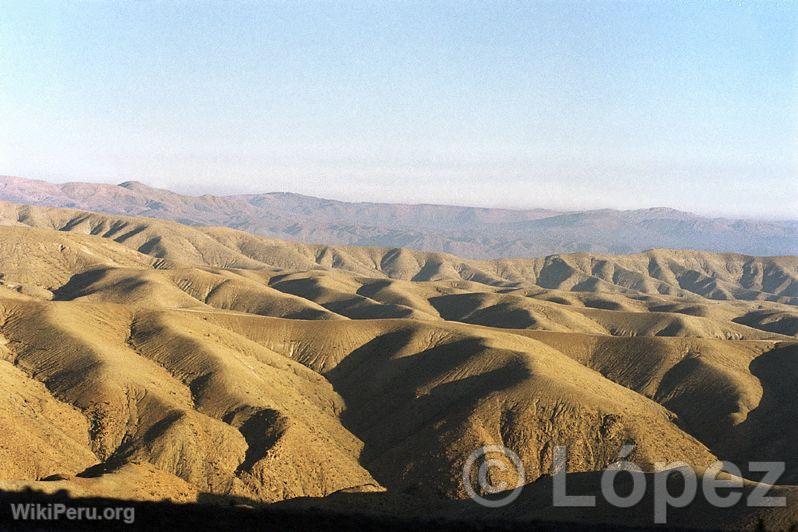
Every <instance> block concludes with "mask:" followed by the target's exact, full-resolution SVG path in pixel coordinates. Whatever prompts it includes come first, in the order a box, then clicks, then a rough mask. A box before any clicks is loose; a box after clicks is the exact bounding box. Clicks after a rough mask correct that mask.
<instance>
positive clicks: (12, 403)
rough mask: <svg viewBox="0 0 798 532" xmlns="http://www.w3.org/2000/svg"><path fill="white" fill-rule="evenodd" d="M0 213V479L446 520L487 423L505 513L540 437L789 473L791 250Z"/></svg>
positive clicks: (18, 210)
mask: <svg viewBox="0 0 798 532" xmlns="http://www.w3.org/2000/svg"><path fill="white" fill-rule="evenodd" d="M0 224H1V225H0V383H3V388H4V389H5V390H7V391H9V392H10V393H6V394H5V395H0V421H2V426H4V427H10V428H9V429H7V430H4V431H2V432H0V489H2V490H6V491H10V492H12V493H14V492H20V491H21V490H24V489H27V488H33V489H36V490H43V491H46V492H48V493H54V492H57V491H59V490H66V491H67V492H68V493H70V494H71V496H73V497H107V498H116V499H134V500H140V501H158V500H162V499H168V500H171V501H173V502H180V503H182V502H197V501H200V502H207V501H208V500H209V498H210V499H211V500H212V501H213V502H217V503H221V504H228V503H229V502H230V501H239V502H240V501H249V504H256V505H258V504H265V503H280V502H281V501H287V502H284V503H282V504H285V505H288V507H291V505H293V504H296V505H302V504H306V503H308V501H313V502H312V504H316V505H321V506H322V507H324V508H326V509H328V510H336V511H342V512H344V513H351V512H353V511H363V509H364V508H365V506H366V505H371V504H375V505H377V507H381V508H383V510H384V512H383V513H387V514H388V515H397V514H401V515H405V516H406V515H408V514H409V515H418V516H421V515H427V514H429V512H431V511H433V510H434V511H435V512H438V513H436V514H434V515H436V516H441V517H442V518H443V517H446V518H450V519H462V518H470V517H471V516H473V515H474V514H473V512H474V511H476V510H474V508H472V507H471V506H469V504H470V503H467V502H465V501H467V500H468V496H467V494H466V491H465V487H464V486H463V484H462V467H463V464H464V462H465V461H466V459H467V457H468V456H469V454H470V453H471V452H472V451H474V450H475V449H477V448H479V447H482V446H485V445H494V444H500V445H504V446H506V447H508V448H511V449H513V450H514V451H515V452H516V453H517V454H518V456H519V457H520V459H521V461H522V463H523V465H524V468H525V470H526V476H525V478H524V479H523V480H524V481H525V482H526V483H528V484H530V487H529V489H528V495H525V498H523V499H520V500H519V503H518V506H511V507H510V508H508V509H507V510H506V511H505V512H503V513H501V514H496V515H497V516H499V517H500V518H501V519H506V520H511V521H512V520H519V519H520V520H525V519H533V520H536V521H540V520H545V519H547V517H546V515H544V514H545V511H544V509H545V505H542V504H543V503H542V502H541V501H542V500H543V498H545V496H548V495H550V494H549V493H547V492H546V489H547V488H546V486H547V484H546V482H547V478H548V475H549V473H550V472H551V467H552V449H553V447H554V446H555V445H567V446H568V447H569V464H568V465H569V471H570V472H571V473H572V474H574V475H575V476H574V477H573V478H575V479H583V480H584V482H585V484H584V486H585V489H595V482H594V480H595V478H594V477H593V476H591V475H596V474H597V473H596V472H598V471H600V470H602V469H604V468H606V467H607V466H608V465H609V464H611V463H612V462H614V461H615V460H616V459H617V457H618V452H619V450H620V449H621V447H622V446H623V445H625V444H633V445H634V446H635V448H634V453H633V455H632V458H633V459H634V460H635V462H636V463H638V464H640V465H641V466H642V467H644V468H645V469H646V470H648V471H651V469H652V467H653V464H654V463H655V462H658V461H667V462H671V461H677V460H681V461H685V462H688V463H689V464H692V465H694V466H695V467H697V468H699V469H701V468H704V467H706V466H707V465H709V464H710V463H712V462H713V461H715V460H716V459H718V458H721V459H729V460H734V461H735V462H740V463H741V464H742V463H744V462H747V461H754V460H785V461H786V467H787V471H786V473H785V475H784V477H783V478H782V483H785V484H791V483H795V482H797V481H798V461H796V457H795V456H794V452H793V451H792V449H793V447H794V445H793V442H794V441H795V437H796V434H794V432H795V431H794V430H792V429H791V428H790V426H791V421H792V420H793V419H794V418H795V412H794V410H795V408H794V406H793V404H794V403H795V401H793V400H792V399H793V396H794V390H795V384H796V383H795V382H794V381H795V373H796V371H795V370H796V367H795V356H796V348H797V347H796V346H798V339H796V336H795V335H796V330H795V327H794V322H795V321H796V319H798V311H797V310H796V303H798V258H796V257H754V256H748V255H740V254H713V253H708V252H698V251H678V250H663V249H657V250H651V251H647V252H645V253H638V254H632V255H617V256H612V255H594V254H586V253H579V254H561V255H552V256H548V257H545V258H542V259H528V260H522V259H514V260H507V259H504V260H493V261H487V260H469V259H461V258H458V257H456V256H454V255H448V254H444V253H427V252H420V251H410V250H406V249H397V248H358V247H340V248H338V247H329V246H314V245H306V244H299V243H292V242H284V241H279V240H273V239H269V238H265V237H261V236H256V235H252V234H249V233H245V232H243V231H237V230H234V229H229V228H203V227H194V226H186V225H181V224H178V223H176V222H168V221H159V220H153V219H148V218H136V217H126V216H116V215H106V214H97V213H91V212H85V211H76V210H70V209H56V208H48V207H31V206H23V205H16V204H11V203H0ZM746 473H747V472H746ZM580 474H581V475H582V476H580ZM751 478H753V477H751ZM506 480H507V482H508V483H509V484H513V483H515V482H516V480H518V479H517V478H515V477H514V476H513V473H512V471H510V472H508V473H507V477H506ZM779 489H784V490H787V491H789V490H791V488H786V487H785V488H779ZM790 493H792V492H791V491H790ZM791 496H792V495H791ZM365 501H369V502H365ZM397 501H398V502H397ZM380 505H382V506H380ZM793 509H794V507H793V506H792V505H791V506H790V508H789V509H786V510H778V512H780V513H774V514H768V513H756V514H752V513H750V512H738V511H736V510H735V511H730V512H729V513H725V514H722V515H723V519H724V520H725V521H724V522H725V523H729V524H735V523H738V524H750V523H752V522H754V520H756V519H759V518H762V519H766V520H768V519H769V520H771V521H768V522H773V523H780V524H783V523H787V522H790V519H792V513H791V512H792V511H793ZM685 512H686V513H684V514H681V515H682V517H681V518H680V519H681V521H680V524H681V525H682V526H700V527H704V526H708V524H707V523H708V521H707V520H706V519H704V518H703V517H700V516H699V514H698V513H695V514H694V513H691V512H688V511H685ZM601 515H602V516H603V517H602V518H601V519H598V518H597V517H596V516H595V515H594V516H593V517H591V516H590V515H586V516H584V519H585V520H588V521H591V520H592V521H595V522H610V523H618V522H624V523H625V522H626V517H624V514H615V513H612V512H610V513H609V514H606V515H605V514H601ZM719 515H720V514H719ZM551 516H552V517H551V519H554V520H557V521H568V520H570V519H572V517H573V516H571V515H568V514H565V513H556V512H555V513H553V514H551ZM608 516H609V517H608ZM580 519H582V517H580ZM641 519H642V518H641ZM631 524H634V525H640V526H643V525H645V524H646V522H644V520H643V521H635V522H634V523H631Z"/></svg>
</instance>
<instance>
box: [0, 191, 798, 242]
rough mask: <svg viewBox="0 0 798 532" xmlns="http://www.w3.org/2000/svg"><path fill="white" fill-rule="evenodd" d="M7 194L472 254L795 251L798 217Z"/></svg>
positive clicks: (269, 232)
mask: <svg viewBox="0 0 798 532" xmlns="http://www.w3.org/2000/svg"><path fill="white" fill-rule="evenodd" d="M0 199H2V200H7V201H12V202H18V203H26V204H32V205H46V206H52V207H66V208H79V209H84V210H89V211H100V212H106V213H109V214H125V215H130V216H147V217H153V218H161V219H170V220H174V221H177V222H180V223H183V224H188V225H206V226H226V227H232V228H234V229H240V230H244V231H247V232H251V233H255V234H259V235H262V236H268V237H274V238H280V239H286V240H294V241H298V242H303V243H314V244H325V245H355V246H379V247H402V248H410V249H417V250H421V251H440V252H447V253H452V254H455V255H458V256H463V257H467V258H513V257H539V256H546V255H551V254H555V253H560V252H566V253H567V252H593V253H610V254H625V253H633V252H638V251H643V250H645V249H649V248H686V249H699V250H706V251H717V252H724V251H737V252H742V253H746V254H751V255H795V254H798V221H764V220H746V219H730V218H708V217H703V216H699V215H697V214H693V213H689V212H685V211H679V210H676V209H671V208H667V207H652V208H646V209H634V210H614V209H597V210H589V211H569V212H564V211H557V210H548V209H528V210H514V209H498V208H496V209H494V208H482V207H461V206H449V205H434V204H392V203H369V202H358V203H350V202H344V201H338V200H330V199H324V198H316V197H313V196H306V195H302V194H296V193H292V192H271V193H264V194H238V195H229V196H214V195H210V194H204V195H201V196H188V195H183V194H179V193H176V192H172V191H169V190H165V189H158V188H154V187H150V186H149V185H146V184H144V183H141V182H139V181H126V182H123V183H121V184H119V185H110V184H96V183H80V182H70V183H63V184H54V183H49V182H46V181H37V180H29V179H25V178H19V177H10V176H0Z"/></svg>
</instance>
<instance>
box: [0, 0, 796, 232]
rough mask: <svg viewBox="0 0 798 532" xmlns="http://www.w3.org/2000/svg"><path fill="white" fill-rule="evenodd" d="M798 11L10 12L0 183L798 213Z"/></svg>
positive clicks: (250, 8) (4, 12)
mask: <svg viewBox="0 0 798 532" xmlns="http://www.w3.org/2000/svg"><path fill="white" fill-rule="evenodd" d="M797 62H798V3H795V2H782V3H777V2H766V3H765V2H747V1H745V2H708V1H707V2H702V1H695V2H664V1H663V2H622V3H602V2H575V3H567V2H560V1H556V2H555V1H551V2H506V3H503V2H497V1H495V0H486V1H485V2H482V3H466V2H462V1H457V2H450V3H447V2H410V1H403V2H399V1H396V2H384V3H383V2H373V3H370V2H364V1H360V0H357V1H355V0H352V1H349V2H342V3H335V2H272V3H270V2H251V3H250V2H247V3H232V2H221V1H219V2H188V1H187V2H141V3H139V2H135V3H134V2H129V3H128V2H75V3H70V2H66V1H57V2H52V3H37V2H32V1H30V0H24V1H18V2H8V1H5V0H0V174H11V175H20V176H25V177H37V178H45V179H49V180H53V181H65V180H79V181H104V182H120V181H123V180H128V179H137V180H140V181H143V182H146V183H149V184H153V185H156V186H163V187H167V188H171V189H174V190H178V191H181V192H188V193H197V194H201V193H206V192H207V193H224V192H230V193H233V192H254V191H259V192H266V191H276V190H281V191H294V192H301V193H306V194H313V195H317V196H324V197H331V198H338V199H345V200H368V201H390V202H399V201H401V202H427V203H454V204H469V205H487V206H504V207H556V208H571V209H574V208H592V207H618V208H633V207H649V206H670V207H676V208H681V209H685V210H692V211H695V212H701V213H710V214H735V215H750V216H767V217H790V218H796V217H798V216H797V215H796V212H798V155H797V154H796V151H797V150H798V148H797V147H796V146H798V74H797V70H798V67H797V64H796V63H797Z"/></svg>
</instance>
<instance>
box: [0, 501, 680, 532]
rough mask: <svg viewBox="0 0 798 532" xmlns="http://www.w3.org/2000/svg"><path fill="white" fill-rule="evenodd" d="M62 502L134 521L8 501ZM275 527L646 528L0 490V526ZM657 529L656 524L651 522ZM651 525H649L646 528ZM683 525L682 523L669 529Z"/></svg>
mask: <svg viewBox="0 0 798 532" xmlns="http://www.w3.org/2000/svg"><path fill="white" fill-rule="evenodd" d="M15 504H37V505H56V504H64V505H66V506H67V507H71V508H78V507H91V508H97V509H98V513H99V514H102V512H103V510H104V509H106V508H111V509H113V508H133V509H135V521H134V522H133V523H132V524H128V523H125V522H123V521H122V520H118V521H104V520H97V521H88V520H80V521H78V520H75V521H69V520H67V519H64V518H62V519H60V520H58V521H47V520H27V521H25V520H15V519H14V517H13V515H12V511H11V508H12V505H15ZM256 529H257V530H279V531H292V530H296V531H317V530H319V531H326V530H329V531H345V530H358V531H363V530H381V531H393V530H396V531H407V530H436V531H448V530H451V531H455V530H456V531H465V532H469V531H483V530H500V531H501V530H508V531H509V530H525V531H526V530H531V531H542V530H563V531H574V532H582V531H584V532H587V531H602V530H627V531H636V530H649V528H645V527H643V528H641V527H634V528H632V527H628V528H627V527H619V526H601V525H599V526H597V525H588V524H576V523H562V522H557V523H555V522H547V521H505V520H484V521H479V520H459V519H446V518H428V519H427V518H422V517H400V516H391V515H384V514H383V515H379V514H360V513H354V512H338V511H331V510H326V509H323V508H315V507H308V508H304V509H292V508H284V507H280V506H279V505H258V506H252V505H247V504H236V505H227V506H225V505H219V504H213V503H197V504H175V503H171V502H141V501H123V500H117V499H107V498H71V497H69V495H68V494H67V493H65V492H59V493H55V494H45V493H41V492H34V491H26V492H3V491H0V530H2V531H17V530H25V531H29V530H37V531H38V530H47V531H49V530H191V531H194V532H198V531H203V530H236V531H242V530H256ZM657 529H658V530H662V528H659V527H658V528H657ZM651 530H653V528H651ZM673 530H686V529H673Z"/></svg>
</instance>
